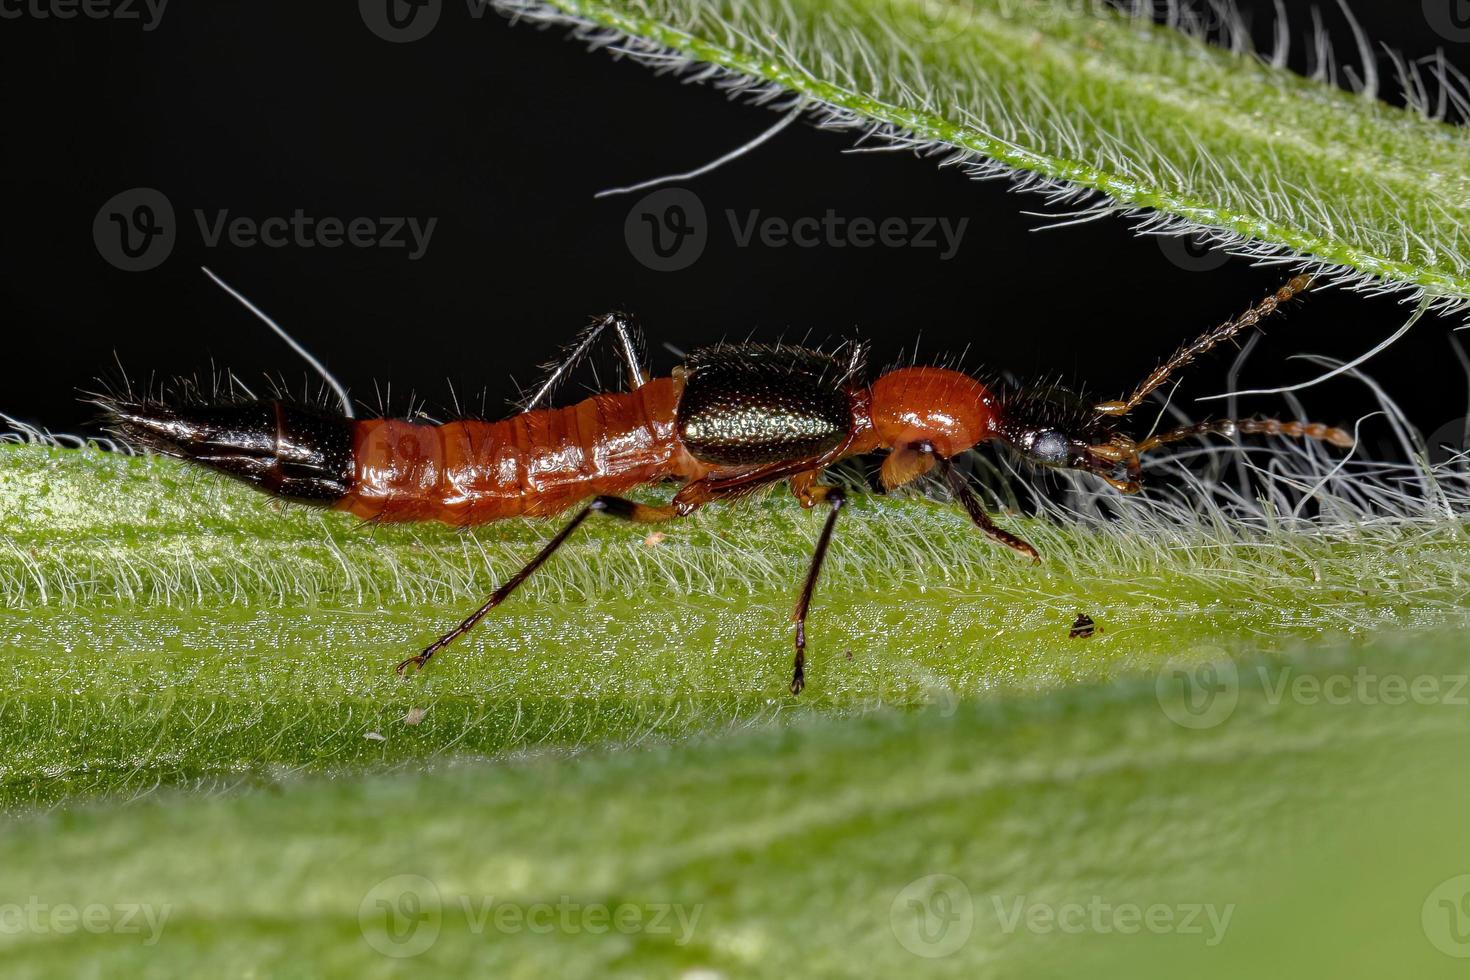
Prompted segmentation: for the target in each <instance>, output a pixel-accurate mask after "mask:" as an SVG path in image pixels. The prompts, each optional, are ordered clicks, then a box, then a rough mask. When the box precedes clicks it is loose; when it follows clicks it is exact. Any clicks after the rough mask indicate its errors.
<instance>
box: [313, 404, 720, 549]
mask: <svg viewBox="0 0 1470 980" xmlns="http://www.w3.org/2000/svg"><path fill="white" fill-rule="evenodd" d="M678 400H679V386H678V383H677V382H676V381H674V380H673V379H671V378H656V379H654V380H652V381H650V382H649V383H648V384H646V385H644V386H643V387H641V388H639V389H638V390H636V391H631V392H626V393H621V394H606V395H595V396H593V397H591V398H588V399H587V400H585V401H582V402H578V403H577V404H575V405H569V406H567V407H566V408H555V409H541V410H536V411H531V412H523V413H522V414H520V415H515V416H512V417H511V418H508V419H504V420H502V421H499V422H448V423H445V424H443V425H421V424H417V423H413V422H405V421H401V420H397V419H368V420H364V421H360V422H358V423H356V427H355V430H354V436H353V463H354V479H353V482H352V488H351V490H350V491H349V492H348V494H347V495H346V496H345V497H344V498H343V499H342V500H341V501H339V502H338V503H337V504H336V507H337V509H339V510H345V511H348V512H349V513H352V514H355V515H356V516H358V517H361V518H364V519H368V520H380V521H430V520H433V521H443V522H444V523H446V524H455V525H459V526H467V525H471V524H482V523H484V522H486V521H494V520H499V519H501V518H504V517H517V516H521V515H525V516H545V515H548V514H555V513H557V512H558V511H561V510H564V509H566V508H567V507H570V506H571V505H573V504H575V503H577V502H578V501H580V500H583V499H586V498H587V497H591V496H595V495H597V494H604V493H606V494H618V493H623V492H625V491H627V490H629V489H631V488H633V487H635V486H638V485H639V484H644V483H652V482H656V481H659V480H663V479H666V478H669V477H677V476H682V477H685V478H688V477H690V476H693V475H695V474H694V473H693V472H692V470H693V469H695V468H697V465H698V464H696V463H694V461H693V460H692V459H690V458H689V456H688V454H687V453H686V452H685V451H684V449H683V446H682V444H681V443H680V441H679V439H678V436H677V433H676V431H675V422H674V414H675V409H676V408H677V406H678Z"/></svg>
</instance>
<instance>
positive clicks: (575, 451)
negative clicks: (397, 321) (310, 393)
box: [94, 276, 1353, 694]
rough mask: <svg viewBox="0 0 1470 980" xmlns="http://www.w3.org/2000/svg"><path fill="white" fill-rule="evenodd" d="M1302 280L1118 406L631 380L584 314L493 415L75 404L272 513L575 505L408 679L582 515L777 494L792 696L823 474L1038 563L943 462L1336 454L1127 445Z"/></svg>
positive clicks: (915, 382) (918, 390)
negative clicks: (945, 490)
mask: <svg viewBox="0 0 1470 980" xmlns="http://www.w3.org/2000/svg"><path fill="white" fill-rule="evenodd" d="M1310 284H1311V280H1310V278H1309V277H1307V276H1297V277H1295V278H1293V279H1292V280H1291V281H1289V282H1288V283H1286V284H1285V285H1284V286H1282V287H1281V288H1280V289H1278V290H1276V291H1275V292H1273V293H1272V294H1271V295H1270V296H1268V297H1266V298H1265V299H1264V300H1262V301H1261V302H1260V303H1258V304H1256V305H1255V306H1253V307H1251V308H1250V309H1249V310H1247V311H1246V312H1245V313H1243V314H1242V315H1240V316H1239V317H1236V318H1234V319H1232V320H1229V321H1227V322H1225V323H1223V324H1222V325H1220V326H1219V327H1216V328H1215V329H1213V330H1210V331H1207V332H1206V333H1204V334H1203V335H1201V336H1200V337H1198V338H1197V339H1195V340H1194V341H1192V342H1190V343H1188V344H1185V345H1184V346H1182V347H1180V348H1179V350H1177V351H1176V352H1175V353H1174V354H1173V355H1172V356H1170V357H1169V358H1167V359H1166V360H1165V361H1163V362H1162V363H1161V364H1159V366H1158V367H1156V368H1155V369H1154V370H1153V371H1151V372H1150V373H1149V374H1148V375H1147V376H1146V377H1145V378H1144V380H1143V381H1142V382H1140V384H1139V385H1138V386H1137V387H1136V388H1135V389H1134V390H1133V391H1132V392H1131V393H1129V394H1128V395H1127V396H1126V397H1123V398H1120V399H1118V400H1112V401H1103V402H1098V403H1089V402H1087V401H1084V400H1082V399H1080V398H1079V397H1078V396H1076V395H1074V394H1071V393H1070V392H1067V391H1065V390H1064V389H1061V388H1059V387H1056V386H1035V387H1026V386H1017V385H993V384H988V383H986V382H984V381H981V380H979V379H978V378H976V377H974V376H972V375H971V374H968V373H965V372H962V371H958V370H954V369H951V368H946V367H933V366H917V365H915V366H904V367H898V368H895V369H892V370H888V371H885V372H883V373H881V374H879V375H878V376H877V377H876V378H872V379H871V380H870V379H869V378H868V377H867V372H866V367H865V363H864V360H865V358H864V355H865V348H864V347H863V346H862V345H861V344H849V345H847V346H846V347H844V348H840V349H839V350H838V351H836V352H835V353H831V354H829V353H822V352H820V351H817V350H812V349H808V348H805V347H797V346H781V345H764V344H750V343H740V344H736V343H727V344H717V345H715V346H713V347H708V348H704V349H702V350H697V351H695V352H693V353H691V354H689V355H688V356H687V357H685V358H684V360H683V362H682V363H681V364H680V365H679V366H678V367H676V368H675V369H674V370H673V371H672V372H671V373H670V374H668V375H666V376H663V377H650V376H649V374H648V372H647V371H646V370H645V369H644V367H643V363H642V357H641V351H642V343H641V339H640V338H639V335H638V331H637V328H636V326H635V325H634V323H633V321H632V319H631V318H630V317H629V316H627V315H626V314H623V313H612V314H608V315H606V316H603V317H600V318H598V319H596V320H594V321H593V322H592V323H591V325H590V326H589V327H588V329H587V330H586V331H585V332H584V333H583V334H582V335H581V336H580V337H579V338H578V339H577V340H576V342H575V343H574V344H573V345H572V346H571V347H570V348H568V350H567V352H566V354H565V356H564V357H563V359H562V360H561V362H560V363H558V364H556V365H555V366H553V368H552V370H551V372H550V374H549V376H548V377H547V379H546V381H545V383H543V384H542V385H541V386H540V387H539V388H538V389H537V390H536V391H535V392H533V394H532V395H531V397H530V398H529V399H527V401H526V403H525V404H524V405H523V407H522V410H521V411H519V412H517V413H516V414H514V415H511V416H510V417H508V418H505V419H501V420H499V421H479V420H472V419H454V420H450V421H446V422H442V423H435V422H426V421H419V420H408V419H400V418H366V419H354V418H350V417H348V416H346V415H344V414H342V413H339V412H336V411H332V410H330V409H328V408H326V407H324V406H321V405H312V404H302V403H299V402H294V401H290V400H288V399H284V398H271V399H256V398H253V397H244V398H241V397H232V398H228V399H220V400H216V401H209V400H204V399H199V398H191V399H182V400H169V399H164V398H158V397H138V396H134V395H133V394H132V393H131V392H130V391H128V390H124V391H121V392H114V393H111V394H106V395H98V396H94V400H95V401H96V402H97V403H98V404H99V405H100V406H101V408H102V409H103V411H104V413H105V414H106V417H107V424H108V426H109V428H110V429H111V431H113V432H114V433H116V434H117V435H118V436H119V437H120V438H122V439H123V440H124V441H126V442H129V443H132V444H135V445H138V446H141V447H143V448H145V449H148V450H151V451H153V452H156V453H162V454H164V455H169V456H175V457H178V458H181V459H184V460H188V461H190V462H193V463H197V464H200V465H203V466H206V467H209V468H210V469H213V470H215V471H218V472H221V473H225V474H227V475H229V476H232V477H234V478H236V479H239V480H242V481H244V482H246V483H248V484H250V485H252V486H255V487H257V488H258V489H260V490H263V491H265V492H266V493H269V494H272V495H274V496H277V497H281V498H284V499H287V500H293V501H298V502H301V503H306V504H313V505H318V506H325V507H330V508H333V509H336V510H342V511H346V512H348V513H350V514H353V515H355V516H357V517H359V518H361V519H363V520H367V521H382V522H403V521H439V522H443V523H447V524H452V525H457V526H460V527H469V526H472V525H477V524H483V523H486V522H489V521H495V520H500V519H504V518H508V517H516V516H529V517H550V516H553V515H556V514H559V513H561V512H563V511H567V510H570V509H572V508H574V507H576V508H578V509H576V511H575V513H574V514H573V516H572V517H571V518H570V519H569V520H568V521H566V523H565V524H563V525H562V526H561V528H560V529H559V530H558V531H557V532H556V533H555V534H554V535H553V536H552V537H551V539H550V540H549V541H548V542H547V543H546V544H545V546H543V547H542V548H541V550H540V551H539V552H538V553H537V554H536V555H534V556H533V557H532V558H531V559H530V560H529V561H528V562H527V563H526V564H525V565H524V566H523V567H522V568H521V569H520V570H519V571H517V572H516V573H515V574H514V575H512V576H511V577H510V578H509V579H507V580H506V581H505V582H503V583H502V584H501V585H500V586H499V587H498V588H497V589H495V591H494V592H493V593H492V594H491V595H490V596H489V598H488V599H486V601H485V602H484V603H483V604H482V605H481V606H480V607H479V608H477V609H476V610H475V611H474V612H472V613H471V614H470V615H469V616H467V617H466V618H465V619H464V620H463V621H461V622H460V623H459V624H457V625H456V626H454V628H452V629H450V630H448V631H447V632H445V633H443V634H442V635H440V636H439V637H438V638H437V639H435V640H434V641H433V642H432V643H430V644H429V645H428V646H426V647H425V648H424V649H423V650H422V651H421V652H419V653H417V654H415V655H414V656H412V657H409V658H407V659H406V660H404V661H403V662H402V663H400V664H399V665H398V667H397V669H398V671H399V672H400V673H404V672H406V671H407V670H409V669H410V668H415V669H422V668H423V667H425V666H426V665H427V664H428V663H429V661H430V660H431V658H433V657H434V656H435V655H436V654H437V653H438V652H439V651H440V650H442V649H443V648H444V647H446V646H448V645H449V644H450V643H452V642H453V641H454V640H455V639H457V638H458V637H460V636H462V635H463V634H464V633H466V632H468V631H469V630H470V629H472V628H473V627H474V625H475V624H476V623H477V622H479V620H480V619H482V618H483V617H484V616H485V615H487V614H488V613H489V612H490V611H491V610H492V609H494V608H495V607H496V606H498V605H499V604H500V603H501V602H503V601H504V600H505V599H506V598H507V597H509V596H510V595H511V593H513V592H514V591H515V590H516V588H517V587H519V586H520V584H521V583H522V582H524V581H525V580H526V579H527V578H529V577H530V576H531V575H532V574H534V573H535V571H536V570H537V569H538V568H540V567H541V565H542V564H543V563H545V562H546V561H547V560H548V559H549V558H550V557H551V556H552V555H553V554H554V553H555V552H556V550H557V549H558V548H559V547H560V546H561V545H562V544H563V543H564V542H565V541H566V540H567V539H568V538H569V537H570V536H571V535H572V534H573V533H575V532H576V530H577V528H578V527H579V526H581V524H582V523H583V522H585V521H586V520H587V519H588V518H589V517H591V516H592V515H594V514H603V515H606V516H608V517H612V518H616V519H618V520H621V521H627V522H631V523H636V524H654V523H661V522H665V521H669V520H673V519H676V518H679V517H684V516H687V515H689V514H691V513H693V512H694V511H696V510H698V509H700V508H701V507H703V506H704V505H705V504H708V503H713V502H726V501H731V500H735V499H739V498H741V497H744V496H747V495H749V494H752V493H754V492H757V491H760V490H762V489H765V488H768V487H771V486H773V485H775V484H778V483H787V484H788V485H789V486H790V488H791V491H792V493H793V494H794V495H795V497H796V499H797V500H798V501H799V502H800V503H801V505H802V506H804V507H808V508H810V507H816V506H818V505H824V506H825V507H826V508H827V516H826V520H825V522H824V523H823V525H822V529H821V531H820V533H819V535H818V537H817V541H816V544H815V547H814V550H813V554H812V558H811V561H810V563H809V564H808V567H807V570H806V575H805V578H804V579H803V581H802V584H801V586H800V589H799V591H798V597H797V602H796V606H795V610H794V613H793V620H794V647H795V656H794V660H793V667H792V675H791V682H790V690H791V692H792V693H793V694H797V693H800V692H801V690H802V689H803V687H804V686H805V683H806V672H805V667H806V645H807V644H806V619H807V613H808V611H809V608H810V606H811V602H812V599H813V596H814V593H815V589H816V585H817V581H818V578H819V576H820V574H821V570H822V565H823V561H824V559H825V558H826V556H827V553H828V550H829V547H830V545H831V542H832V539H833V534H834V531H835V528H836V524H837V519H838V516H839V514H840V513H841V511H842V508H843V506H844V504H845V503H846V493H845V491H844V490H843V489H842V488H841V487H840V486H837V485H834V484H832V483H829V482H823V481H822V477H823V475H824V474H825V473H826V471H827V470H828V469H829V468H830V467H832V466H834V465H835V464H837V463H839V462H841V461H843V460H845V459H849V458H852V457H856V456H860V455H865V454H870V453H875V452H882V453H885V454H886V455H885V456H884V458H883V462H882V465H881V468H880V470H879V479H880V482H881V484H882V487H883V488H884V489H885V490H894V489H896V488H899V487H903V486H906V485H909V484H912V483H914V482H915V481H917V480H918V479H920V478H921V477H924V476H925V475H926V474H930V473H933V474H935V475H936V476H938V477H939V478H940V479H942V480H943V482H944V483H945V484H946V485H947V486H948V487H949V489H950V490H951V492H952V493H953V494H954V496H955V497H956V499H957V500H958V501H959V502H960V503H961V505H962V506H963V508H964V510H965V512H966V514H967V515H968V516H969V519H970V521H971V522H972V523H973V525H974V526H975V527H976V528H977V529H978V530H979V531H981V532H982V533H984V534H985V535H987V536H989V537H990V538H991V539H993V540H994V541H996V542H997V543H999V544H1001V545H1004V546H1005V547H1006V548H1008V549H1010V550H1011V551H1013V552H1015V553H1017V554H1018V555H1020V556H1023V557H1025V558H1028V559H1030V560H1033V561H1039V560H1040V558H1041V556H1040V554H1039V552H1038V551H1037V549H1036V548H1034V547H1033V546H1032V545H1031V544H1030V543H1029V542H1027V541H1025V540H1024V539H1022V538H1020V537H1019V536H1017V535H1015V534H1014V533H1012V532H1010V531H1008V530H1006V529H1005V528H1002V527H1000V526H998V525H997V524H996V523H995V522H994V521H993V520H992V519H991V516H990V514H989V512H988V510H987V508H986V506H985V504H984V503H983V501H982V500H981V497H980V495H979V494H978V493H977V492H976V488H975V487H974V485H973V482H972V480H971V479H970V478H969V476H968V474H967V472H966V471H965V470H964V469H962V468H961V467H959V466H957V465H956V464H955V460H956V458H957V457H961V456H963V455H965V454H966V453H968V452H970V450H972V449H974V448H975V447H977V446H979V445H982V444H994V445H997V446H999V447H1001V448H1002V449H1003V450H1004V451H1006V452H1007V453H1008V454H1009V455H1011V456H1013V457H1014V458H1016V459H1019V460H1021V461H1023V462H1026V463H1029V464H1032V465H1034V466H1038V467H1043V468H1048V469H1054V470H1061V471H1071V472H1076V473H1081V474H1084V475H1087V476H1090V477H1094V478H1096V479H1098V480H1100V481H1102V482H1103V483H1105V484H1107V485H1108V486H1111V487H1112V488H1114V489H1115V490H1117V491H1120V492H1121V493H1123V494H1135V493H1137V492H1138V491H1139V490H1140V489H1141V488H1142V483H1143V470H1142V464H1141V459H1142V457H1144V456H1145V455H1147V454H1150V453H1155V452H1158V451H1160V450H1163V449H1165V448H1166V447H1169V446H1171V445H1173V444H1176V443H1179V442H1181V441H1184V440H1187V439H1196V438H1202V437H1206V436H1223V437H1227V438H1230V437H1235V436H1238V435H1255V434H1261V435H1270V436H1285V437H1290V438H1295V439H1302V440H1315V441H1319V442H1322V443H1326V444H1330V445H1332V446H1337V447H1340V448H1348V447H1350V446H1352V445H1353V438H1352V437H1351V436H1350V435H1349V434H1348V433H1347V432H1345V431H1343V430H1342V429H1338V428H1334V427H1331V426H1328V425H1324V424H1321V423H1315V422H1300V421H1286V420H1279V419H1263V418H1248V419H1217V420H1212V421H1204V422H1198V423H1191V424H1186V425H1180V426H1178V427H1176V428H1173V429H1169V430H1166V431H1163V432H1155V433H1144V434H1139V435H1135V434H1132V433H1130V432H1129V431H1128V422H1129V421H1130V416H1131V415H1132V413H1133V412H1134V411H1135V409H1137V408H1138V407H1139V406H1140V405H1142V404H1143V403H1144V402H1145V400H1147V399H1148V398H1149V397H1150V396H1151V395H1152V394H1153V393H1154V392H1155V391H1157V390H1158V389H1159V388H1160V387H1161V386H1162V385H1164V384H1165V383H1166V382H1167V381H1168V380H1169V379H1170V378H1172V377H1173V376H1174V375H1175V374H1176V373H1177V372H1179V371H1180V370H1182V369H1183V368H1185V367H1186V366H1188V365H1189V364H1190V363H1192V362H1193V361H1195V360H1196V359H1198V358H1199V357H1201V356H1203V355H1205V354H1207V353H1209V352H1210V351H1211V350H1213V349H1214V348H1215V347H1217V346H1219V345H1220V344H1222V343H1225V342H1227V341H1230V340H1232V339H1233V338H1235V337H1236V336H1237V335H1239V334H1240V333H1242V332H1243V331H1246V330H1249V329H1252V328H1254V327H1255V326H1257V325H1258V324H1259V323H1260V322H1261V321H1262V320H1263V319H1264V318H1266V317H1267V316H1269V315H1270V314H1272V313H1273V312H1275V311H1276V310H1278V309H1279V308H1280V307H1281V306H1282V305H1284V304H1286V303H1287V302H1289V301H1291V300H1292V299H1294V298H1296V297H1297V296H1299V295H1301V294H1302V293H1303V292H1305V291H1306V290H1307V289H1308V288H1309V286H1310ZM605 341H610V342H611V344H612V346H613V348H614V350H615V351H616V353H617V354H618V357H619V359H620V361H621V362H622V365H623V369H624V374H625V378H626V390H622V391H606V392H600V393H597V394H594V395H592V396H591V397H588V398H585V399H582V400H581V401H578V402H576V403H574V404H571V405H566V406H563V407H559V408H553V407H548V406H547V404H546V403H547V402H548V401H549V399H550V396H551V393H552V391H553V390H554V388H555V386H556V385H557V383H559V382H560V381H561V380H562V379H563V378H564V377H565V376H566V374H567V372H568V371H570V369H571V367H572V366H574V365H575V364H576V363H577V361H579V360H580V359H582V358H583V357H585V356H586V355H587V354H588V352H589V351H590V350H591V349H592V348H593V347H594V345H595V344H597V343H599V342H605ZM665 481H675V482H678V483H679V484H680V487H679V489H678V491H677V492H676V493H675V494H674V496H673V498H672V500H670V501H669V502H668V503H667V504H663V505H653V504H645V503H640V502H637V501H634V500H630V499H628V498H627V497H625V496H623V495H624V494H625V493H627V492H628V491H630V490H632V489H634V488H636V487H639V486H644V485H648V484H654V483H661V482H665ZM578 505H580V507H578Z"/></svg>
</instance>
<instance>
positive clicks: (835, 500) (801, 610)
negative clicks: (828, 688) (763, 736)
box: [791, 487, 847, 694]
mask: <svg viewBox="0 0 1470 980" xmlns="http://www.w3.org/2000/svg"><path fill="white" fill-rule="evenodd" d="M808 492H809V493H810V494H811V496H813V497H815V498H817V499H818V500H826V502H827V505H828V506H829V507H831V508H832V509H831V510H830V511H828V513H827V523H825V524H823V525H822V534H821V536H820V537H819V538H817V550H816V551H815V552H814V553H813V554H812V562H811V565H810V566H809V567H808V568H807V572H806V582H805V584H803V585H802V587H801V596H800V597H799V598H798V599H797V600H796V612H795V613H794V614H793V616H792V618H793V619H794V620H795V621H796V662H795V665H794V667H793V670H792V674H791V693H792V694H800V693H801V689H802V688H804V687H806V612H807V609H808V607H810V606H811V604H812V593H813V592H814V591H815V590H816V588H817V577H818V576H819V575H821V574H822V562H823V561H825V560H826V558H827V548H828V547H829V546H830V545H831V544H832V529H833V528H835V527H836V526H837V514H838V512H839V511H841V510H842V505H843V504H845V503H847V498H846V497H845V496H844V495H843V493H842V491H841V490H839V489H838V488H836V487H812V488H811V489H810V490H809V491H808Z"/></svg>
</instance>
